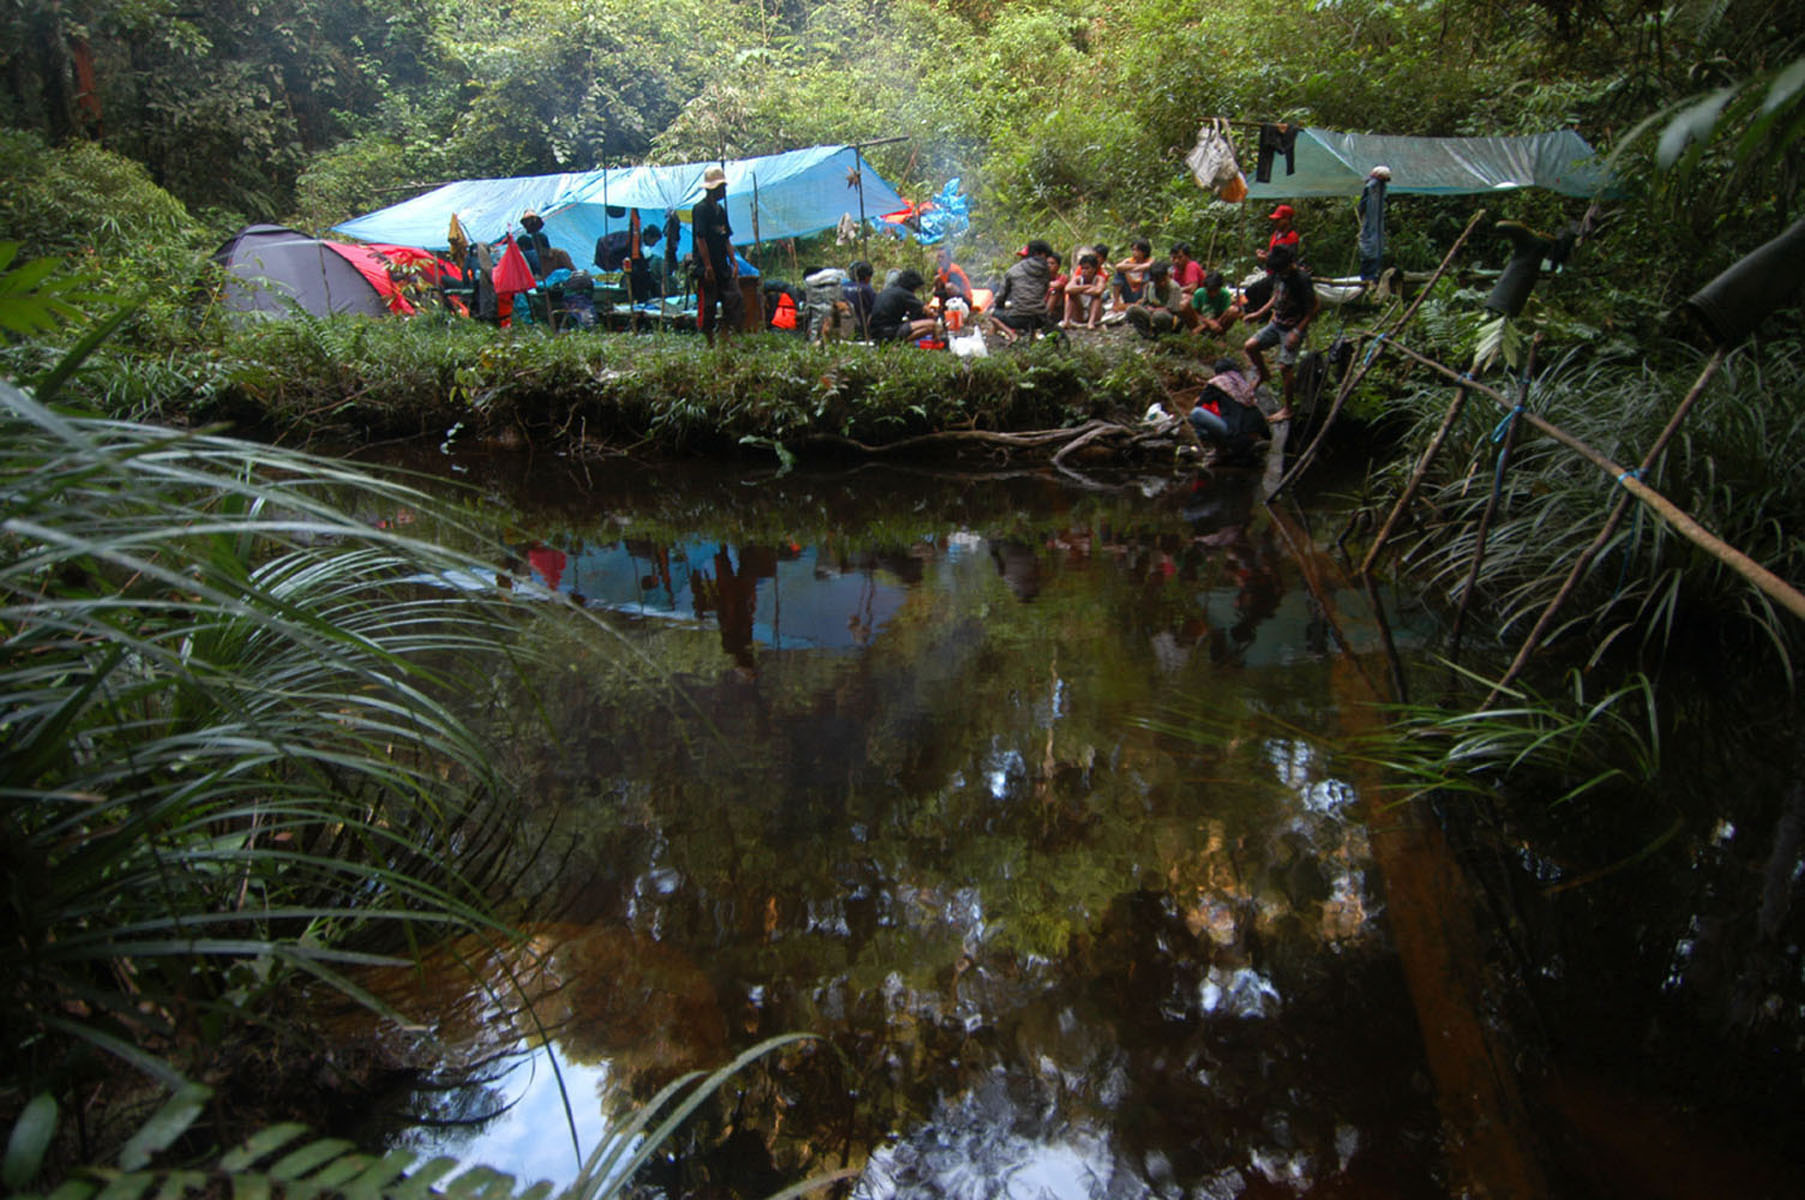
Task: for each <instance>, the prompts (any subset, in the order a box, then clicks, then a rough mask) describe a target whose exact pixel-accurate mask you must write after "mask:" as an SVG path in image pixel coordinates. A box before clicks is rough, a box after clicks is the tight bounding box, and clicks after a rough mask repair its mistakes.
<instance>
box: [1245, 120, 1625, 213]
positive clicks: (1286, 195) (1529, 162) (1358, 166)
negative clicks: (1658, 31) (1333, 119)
mask: <svg viewBox="0 0 1805 1200" xmlns="http://www.w3.org/2000/svg"><path fill="white" fill-rule="evenodd" d="M1381 163H1382V164H1384V165H1385V166H1388V167H1390V168H1391V184H1390V187H1389V189H1388V190H1389V191H1390V192H1391V194H1392V195H1394V196H1398V195H1439V196H1456V195H1471V194H1474V193H1478V192H1495V191H1505V190H1508V189H1512V188H1524V187H1539V188H1547V189H1549V190H1550V191H1555V192H1559V193H1561V194H1562V195H1565V196H1582V197H1591V196H1596V195H1599V194H1601V193H1606V194H1608V193H1609V192H1610V191H1611V190H1612V188H1613V183H1612V179H1611V174H1610V172H1609V171H1608V170H1607V169H1606V168H1605V166H1604V164H1603V163H1602V162H1601V161H1599V158H1598V155H1597V153H1596V152H1595V151H1593V149H1592V147H1591V146H1589V145H1588V144H1587V143H1586V140H1585V139H1584V138H1582V137H1580V136H1579V134H1577V133H1575V132H1573V131H1572V130H1571V129H1561V130H1556V131H1554V132H1552V133H1536V134H1529V135H1526V136H1522V137H1470V138H1430V137H1391V136H1389V135H1386V134H1374V133H1336V132H1335V131H1333V130H1330V129H1308V128H1306V129H1300V130H1298V131H1297V141H1296V144H1295V145H1294V147H1293V155H1292V162H1291V166H1292V167H1293V168H1294V169H1293V170H1292V171H1290V172H1289V173H1287V170H1286V162H1285V159H1284V157H1283V156H1282V155H1281V156H1279V157H1278V158H1277V159H1276V161H1275V162H1274V163H1273V167H1272V179H1271V181H1270V182H1267V183H1259V182H1256V181H1254V180H1253V179H1252V178H1249V180H1248V184H1247V194H1248V196H1249V198H1251V199H1254V200H1288V199H1293V198H1295V197H1299V196H1357V195H1359V194H1360V187H1361V185H1362V184H1364V183H1365V182H1366V175H1367V172H1368V171H1370V170H1372V169H1373V168H1374V167H1376V166H1378V165H1380V164H1381ZM1250 174H1251V173H1250Z"/></svg>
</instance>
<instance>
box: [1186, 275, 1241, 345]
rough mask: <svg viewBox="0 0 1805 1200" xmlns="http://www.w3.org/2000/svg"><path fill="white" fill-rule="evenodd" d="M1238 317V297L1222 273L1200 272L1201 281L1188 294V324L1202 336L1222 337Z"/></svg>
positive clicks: (1239, 307) (1239, 309)
mask: <svg viewBox="0 0 1805 1200" xmlns="http://www.w3.org/2000/svg"><path fill="white" fill-rule="evenodd" d="M1240 319H1241V304H1240V299H1239V298H1238V297H1237V296H1236V295H1235V289H1234V288H1231V287H1229V286H1228V281H1227V280H1226V279H1224V278H1223V277H1222V272H1221V271H1216V270H1210V271H1206V272H1204V276H1203V282H1202V283H1201V284H1199V285H1198V287H1197V290H1196V291H1194V292H1192V293H1191V327H1192V328H1193V329H1195V330H1196V331H1197V332H1198V333H1201V334H1203V335H1204V336H1206V337H1222V336H1224V335H1226V334H1227V333H1228V331H1229V330H1230V329H1231V328H1232V327H1233V326H1234V324H1235V322H1236V321H1239V320H1240Z"/></svg>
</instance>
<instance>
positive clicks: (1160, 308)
mask: <svg viewBox="0 0 1805 1200" xmlns="http://www.w3.org/2000/svg"><path fill="white" fill-rule="evenodd" d="M1184 315H1185V294H1184V293H1183V292H1182V291H1180V290H1179V287H1178V284H1177V282H1175V281H1174V280H1173V278H1172V269H1171V268H1170V267H1169V266H1167V265H1166V264H1165V263H1163V262H1156V263H1154V264H1152V265H1151V266H1150V267H1148V268H1147V288H1146V291H1144V292H1143V293H1142V294H1141V298H1140V299H1139V300H1136V301H1135V302H1134V303H1133V304H1130V305H1129V306H1128V323H1129V324H1130V325H1132V326H1134V329H1135V332H1136V333H1138V334H1140V335H1141V336H1142V337H1144V338H1154V337H1158V336H1159V335H1160V334H1162V333H1177V332H1178V331H1179V330H1181V329H1183V328H1184V327H1185V323H1184Z"/></svg>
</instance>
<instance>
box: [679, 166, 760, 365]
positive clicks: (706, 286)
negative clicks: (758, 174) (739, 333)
mask: <svg viewBox="0 0 1805 1200" xmlns="http://www.w3.org/2000/svg"><path fill="white" fill-rule="evenodd" d="M702 191H703V196H702V199H701V201H700V202H698V203H697V204H696V206H695V207H694V208H692V209H690V210H689V222H690V232H691V234H692V235H693V236H694V237H695V239H696V265H697V267H698V269H699V270H700V271H701V274H700V276H699V277H698V278H697V280H696V328H698V329H700V330H701V331H702V336H703V337H706V338H707V339H708V344H709V345H710V346H712V345H714V331H715V324H716V322H715V305H716V304H717V303H718V304H719V305H720V306H721V312H720V325H721V327H722V328H723V329H726V330H733V329H737V328H738V327H739V326H740V325H741V323H742V322H744V320H745V317H746V313H745V303H744V301H743V300H742V299H741V298H740V281H739V267H738V266H737V264H735V262H734V261H733V226H732V225H731V224H729V223H728V221H727V172H725V171H723V170H721V168H719V167H710V168H708V170H706V171H704V172H702Z"/></svg>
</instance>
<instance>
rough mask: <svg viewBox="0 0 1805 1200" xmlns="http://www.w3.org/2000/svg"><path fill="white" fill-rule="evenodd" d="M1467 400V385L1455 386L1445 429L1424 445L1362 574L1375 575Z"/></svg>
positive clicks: (1443, 422)
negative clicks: (1381, 555)
mask: <svg viewBox="0 0 1805 1200" xmlns="http://www.w3.org/2000/svg"><path fill="white" fill-rule="evenodd" d="M1466 403H1467V385H1466V384H1464V383H1463V384H1461V385H1460V386H1459V387H1457V388H1455V389H1454V399H1453V400H1452V401H1450V402H1449V404H1448V411H1447V412H1446V413H1445V414H1444V415H1443V416H1442V419H1441V428H1439V429H1437V430H1436V431H1435V436H1433V437H1431V438H1430V439H1429V445H1428V446H1427V447H1425V448H1424V450H1423V454H1422V457H1421V458H1419V459H1417V462H1416V467H1415V468H1414V469H1412V471H1411V472H1410V478H1409V479H1408V480H1407V481H1406V482H1405V484H1404V490H1403V491H1402V492H1400V493H1399V494H1398V500H1397V503H1396V504H1393V505H1392V506H1391V512H1390V514H1389V515H1387V516H1386V518H1385V524H1384V525H1382V526H1380V527H1379V532H1378V534H1377V536H1375V537H1374V538H1373V544H1372V545H1371V546H1368V547H1367V549H1366V557H1365V558H1363V559H1361V560H1360V571H1359V573H1360V574H1361V575H1369V576H1370V575H1371V574H1372V569H1373V563H1374V561H1376V560H1377V559H1378V557H1379V552H1380V551H1381V550H1383V549H1384V548H1385V543H1386V542H1387V541H1388V540H1390V538H1391V531H1392V529H1393V527H1395V526H1396V525H1397V523H1398V519H1399V518H1400V517H1401V516H1402V515H1403V513H1404V509H1405V508H1406V507H1408V506H1409V504H1410V502H1411V500H1413V499H1415V498H1416V492H1417V489H1418V488H1419V487H1421V486H1422V484H1423V479H1424V477H1426V476H1427V475H1428V474H1429V467H1430V465H1431V464H1432V463H1434V462H1435V459H1436V456H1437V455H1439V454H1440V453H1441V448H1442V443H1443V442H1445V441H1447V440H1448V433H1449V431H1450V430H1452V429H1453V428H1454V422H1456V421H1458V420H1459V419H1460V413H1461V410H1462V409H1463V408H1465V407H1466Z"/></svg>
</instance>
